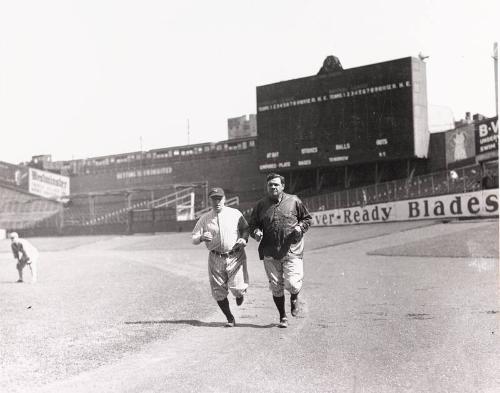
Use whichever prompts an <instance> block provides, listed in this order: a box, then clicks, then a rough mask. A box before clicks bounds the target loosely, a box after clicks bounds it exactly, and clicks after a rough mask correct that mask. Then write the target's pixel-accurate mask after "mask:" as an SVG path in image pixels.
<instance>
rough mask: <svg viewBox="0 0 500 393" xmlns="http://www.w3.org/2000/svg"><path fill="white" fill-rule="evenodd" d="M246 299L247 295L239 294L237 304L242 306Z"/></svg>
mask: <svg viewBox="0 0 500 393" xmlns="http://www.w3.org/2000/svg"><path fill="white" fill-rule="evenodd" d="M244 300H245V297H244V296H243V295H241V296H239V297H237V298H236V305H237V306H241V305H242V304H243V301H244Z"/></svg>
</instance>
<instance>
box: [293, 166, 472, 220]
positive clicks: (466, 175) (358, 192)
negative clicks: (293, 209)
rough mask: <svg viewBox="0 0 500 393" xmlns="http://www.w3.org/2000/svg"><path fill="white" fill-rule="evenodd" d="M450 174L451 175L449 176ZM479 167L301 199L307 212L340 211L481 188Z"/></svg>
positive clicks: (469, 167)
mask: <svg viewBox="0 0 500 393" xmlns="http://www.w3.org/2000/svg"><path fill="white" fill-rule="evenodd" d="M453 172H454V175H453V176H452V173H453ZM481 180H482V173H481V167H480V165H471V166H468V167H463V168H460V169H455V170H454V171H442V172H438V173H432V174H429V175H421V176H415V177H413V178H407V179H400V180H394V181H390V182H385V183H378V184H372V185H369V186H366V187H358V188H351V189H348V190H343V191H336V192H332V193H327V194H322V195H316V196H313V197H304V198H302V200H303V201H304V203H305V205H306V206H307V208H308V210H309V211H320V210H331V209H341V208H348V207H353V206H364V205H369V204H375V203H384V202H393V201H398V200H405V199H413V198H423V197H428V196H436V195H443V194H451V193H464V192H470V191H476V190H480V189H482V185H481Z"/></svg>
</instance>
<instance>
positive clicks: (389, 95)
mask: <svg viewBox="0 0 500 393" xmlns="http://www.w3.org/2000/svg"><path fill="white" fill-rule="evenodd" d="M256 89H257V103H256V104H257V115H251V116H250V117H249V118H247V117H246V116H243V117H239V118H232V119H228V131H229V132H228V139H227V140H224V141H219V142H213V143H212V142H210V143H201V144H193V145H184V146H175V147H167V148H160V149H153V150H149V151H134V152H128V153H122V154H112V155H107V156H99V157H89V158H86V159H79V160H67V161H52V160H51V156H50V155H39V156H34V157H33V158H32V160H31V162H30V163H28V165H27V166H26V165H13V164H9V163H2V162H0V185H4V186H6V187H10V188H14V189H15V188H19V189H22V190H24V191H28V192H32V187H31V183H32V182H33V181H34V180H33V179H38V181H39V182H42V183H43V182H45V183H46V184H42V185H39V187H38V188H37V190H44V192H52V193H53V194H54V193H55V194H54V195H52V196H51V195H48V194H47V195H44V194H41V193H40V192H42V191H38V192H35V194H36V195H40V196H42V197H48V198H51V197H52V199H54V197H57V198H58V199H59V200H63V201H64V202H65V206H67V207H69V210H68V209H65V210H67V213H71V214H73V216H75V217H76V216H77V215H78V214H79V213H78V211H80V212H83V211H86V212H87V213H86V214H87V216H88V213H89V212H90V216H92V217H96V216H99V215H102V214H111V213H112V212H113V211H116V210H117V209H119V210H120V211H124V210H125V209H130V208H131V207H134V206H137V205H138V203H140V202H141V201H142V202H144V201H154V200H157V199H158V198H162V197H166V196H168V195H171V194H172V193H175V192H178V191H181V190H184V189H188V188H189V189H191V190H193V193H194V201H195V202H194V204H195V209H196V210H200V209H203V208H206V207H207V190H208V188H209V187H212V186H220V187H223V188H224V189H225V190H226V193H227V194H228V197H229V198H230V197H232V196H238V197H239V203H240V208H241V209H246V208H247V207H250V206H251V205H252V204H253V203H254V202H255V201H256V200H257V199H258V198H259V197H260V196H261V195H262V194H263V192H264V190H265V182H264V175H265V173H267V172H270V171H275V172H280V173H282V174H283V175H284V176H285V178H286V182H287V189H288V191H290V192H293V193H297V194H299V195H300V196H302V197H303V198H307V197H309V196H314V195H318V194H325V193H328V192H338V191H340V190H346V189H347V190H348V189H354V188H356V187H365V186H370V185H377V184H382V183H386V182H390V181H396V180H398V179H407V180H408V179H410V180H411V179H413V178H416V177H417V176H423V175H426V174H429V173H435V172H439V171H446V170H450V169H455V168H461V167H467V166H471V165H472V166H477V170H476V169H474V172H471V173H478V176H480V177H481V176H483V175H484V174H485V173H486V172H487V171H489V172H488V173H489V179H490V183H491V184H490V186H492V187H494V186H495V184H496V187H498V169H496V171H495V168H497V167H498V118H490V119H488V118H485V117H484V116H481V115H475V116H474V117H473V118H471V117H470V116H469V118H466V120H465V121H463V122H461V123H458V124H457V125H456V127H455V128H454V129H452V130H447V131H444V132H440V133H433V134H430V133H429V129H428V122H427V117H428V116H427V87H426V70H425V62H423V61H421V60H420V59H417V58H413V57H407V58H402V59H397V60H391V61H387V62H382V63H376V64H371V65H366V66H362V67H355V68H351V69H345V70H343V69H338V68H337V69H331V70H326V71H323V72H320V73H319V74H317V75H313V76H309V77H305V78H299V79H294V80H289V81H284V82H278V83H273V84H269V85H264V86H258V87H257V88H256ZM255 120H256V123H257V136H254V135H253V134H254V133H255V130H254V128H255V127H254V125H255ZM36 170H38V171H40V173H34V172H33V171H36ZM491 171H492V172H493V175H492V176H490V175H491ZM43 172H45V173H46V174H45V173H43ZM495 172H496V173H495ZM464 173H465V172H464ZM50 174H52V175H50ZM57 176H59V177H57ZM495 176H496V177H495ZM65 179H68V182H67V183H68V185H69V188H65V189H64V191H61V193H60V194H59V195H57V192H56V191H55V190H53V189H51V188H49V186H50V187H53V186H54V185H55V184H64V187H66V183H65ZM491 179H492V180H491ZM473 181H475V180H473ZM42 186H43V187H42ZM490 188H491V187H490ZM61 197H64V199H62V198H61ZM68 202H69V203H68ZM71 211H72V212H71ZM71 214H69V215H70V216H71ZM67 216H68V214H66V217H67ZM91 221H92V220H91ZM82 222H83V221H82ZM86 222H87V223H88V222H89V221H88V220H86ZM92 222H93V223H95V221H92ZM80 223H81V222H80Z"/></svg>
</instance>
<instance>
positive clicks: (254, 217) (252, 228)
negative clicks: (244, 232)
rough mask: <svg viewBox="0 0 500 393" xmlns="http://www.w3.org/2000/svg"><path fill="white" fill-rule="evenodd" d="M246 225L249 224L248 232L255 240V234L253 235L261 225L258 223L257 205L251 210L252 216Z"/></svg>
mask: <svg viewBox="0 0 500 393" xmlns="http://www.w3.org/2000/svg"><path fill="white" fill-rule="evenodd" d="M248 224H249V228H248V230H249V232H250V236H252V237H253V238H255V234H254V232H255V230H256V229H262V228H261V224H260V222H259V203H257V205H256V206H255V207H254V208H253V209H252V214H251V216H250V222H249V223H248Z"/></svg>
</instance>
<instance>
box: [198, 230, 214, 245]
mask: <svg viewBox="0 0 500 393" xmlns="http://www.w3.org/2000/svg"><path fill="white" fill-rule="evenodd" d="M212 239H213V236H212V234H211V233H210V232H208V231H206V232H203V235H201V237H200V240H201V241H202V242H211V241H212Z"/></svg>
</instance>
